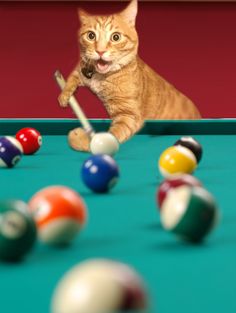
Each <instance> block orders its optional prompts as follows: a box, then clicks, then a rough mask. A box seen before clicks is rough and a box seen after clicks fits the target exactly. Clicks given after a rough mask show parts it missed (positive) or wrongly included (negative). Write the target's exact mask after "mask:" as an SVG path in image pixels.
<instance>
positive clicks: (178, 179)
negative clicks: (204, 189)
mask: <svg viewBox="0 0 236 313" xmlns="http://www.w3.org/2000/svg"><path fill="white" fill-rule="evenodd" d="M183 185H187V186H191V187H194V186H198V187H201V186H202V184H201V182H200V181H199V180H198V179H197V178H196V177H194V176H192V175H188V174H179V175H174V176H171V177H170V178H168V179H165V180H164V181H163V182H161V184H160V185H159V187H158V188H157V194H156V201H157V204H158V207H159V208H160V209H161V206H162V203H163V201H164V200H165V198H166V195H167V193H168V192H169V191H170V190H171V189H172V188H177V187H180V186H183Z"/></svg>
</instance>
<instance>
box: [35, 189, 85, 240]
mask: <svg viewBox="0 0 236 313" xmlns="http://www.w3.org/2000/svg"><path fill="white" fill-rule="evenodd" d="M29 207H30V210H31V212H32V214H33V217H34V219H35V221H36V225H37V228H38V237H39V239H40V240H41V241H42V242H44V243H46V244H49V245H67V244H69V243H71V242H72V240H73V239H74V238H75V236H76V235H77V234H78V233H79V232H80V230H81V229H82V228H83V226H84V225H85V222H86V218H87V208H86V205H85V203H84V201H83V199H82V198H81V196H80V195H79V194H78V193H77V192H76V191H75V190H73V189H71V188H69V187H66V186H48V187H46V188H43V189H41V190H39V191H38V192H37V193H36V194H35V195H33V197H32V198H31V199H30V200H29Z"/></svg>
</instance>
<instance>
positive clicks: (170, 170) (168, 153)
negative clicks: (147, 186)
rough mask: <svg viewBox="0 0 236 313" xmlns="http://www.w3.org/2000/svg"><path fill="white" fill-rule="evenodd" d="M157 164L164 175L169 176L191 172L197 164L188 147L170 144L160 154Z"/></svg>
mask: <svg viewBox="0 0 236 313" xmlns="http://www.w3.org/2000/svg"><path fill="white" fill-rule="evenodd" d="M158 166H159V170H160V173H161V174H162V175H163V176H164V177H170V176H171V175H173V174H182V173H186V174H191V173H192V172H193V171H194V170H195V168H196V166H197V159H196V157H195V155H194V154H193V153H192V152H191V151H190V150H189V149H187V148H185V147H182V146H172V147H169V148H167V149H166V150H165V151H164V152H163V153H162V154H161V156H160V158H159V162H158Z"/></svg>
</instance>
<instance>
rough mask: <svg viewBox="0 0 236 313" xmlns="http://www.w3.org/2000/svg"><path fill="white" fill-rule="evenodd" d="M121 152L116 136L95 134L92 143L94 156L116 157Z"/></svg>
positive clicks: (103, 133) (105, 133)
mask: <svg viewBox="0 0 236 313" xmlns="http://www.w3.org/2000/svg"><path fill="white" fill-rule="evenodd" d="M118 150H119V142H118V140H117V139H116V137H115V136H114V135H112V134H111V133H107V132H102V133H97V134H95V135H94V136H93V137H92V139H91V142H90V151H91V153H92V154H108V155H110V156H113V155H115V154H116V153H117V152H118Z"/></svg>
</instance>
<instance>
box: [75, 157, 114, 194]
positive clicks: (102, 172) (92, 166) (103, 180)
mask: <svg viewBox="0 0 236 313" xmlns="http://www.w3.org/2000/svg"><path fill="white" fill-rule="evenodd" d="M81 176H82V180H83V182H84V184H85V185H86V186H87V187H88V188H89V189H91V190H92V191H94V192H98V193H105V192H108V191H109V190H110V189H111V188H113V187H114V186H115V184H116V183H117V180H118V178H119V168H118V165H117V163H116V162H115V160H114V159H113V158H112V157H111V156H109V155H106V154H101V155H93V156H91V157H89V158H88V159H87V160H86V161H85V162H84V164H83V166H82V170H81Z"/></svg>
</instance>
